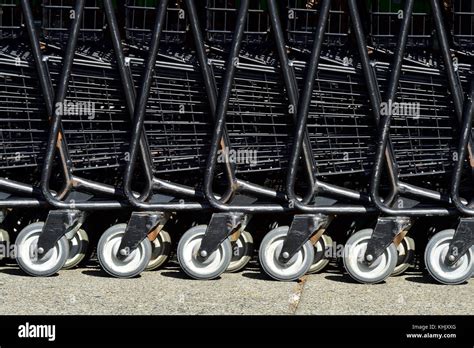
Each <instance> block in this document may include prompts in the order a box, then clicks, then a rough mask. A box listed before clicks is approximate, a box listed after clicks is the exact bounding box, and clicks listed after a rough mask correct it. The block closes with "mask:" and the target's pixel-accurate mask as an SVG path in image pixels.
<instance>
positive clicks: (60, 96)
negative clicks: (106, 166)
mask: <svg viewBox="0 0 474 348" xmlns="http://www.w3.org/2000/svg"><path fill="white" fill-rule="evenodd" d="M104 5H105V10H106V15H107V19H108V21H109V26H110V30H111V32H112V34H113V33H114V31H118V25H117V23H116V20H115V16H114V14H113V9H112V7H111V4H109V3H108V2H107V1H104ZM108 5H109V6H108ZM83 9H84V2H83V0H81V1H78V2H76V7H75V13H76V16H75V18H74V20H72V28H71V30H70V36H69V39H68V42H67V47H66V50H65V52H66V53H65V57H64V61H63V66H62V71H61V75H60V79H59V82H58V90H57V93H56V96H55V105H56V104H58V103H62V102H63V101H64V100H65V97H66V91H67V87H68V81H69V76H70V74H71V70H72V63H73V60H74V55H75V48H76V42H77V39H78V35H79V31H80V24H81V20H82V16H83ZM32 30H34V29H32ZM33 37H35V36H33ZM112 37H113V35H112ZM32 46H33V47H35V46H37V47H38V49H37V50H36V49H35V50H34V52H33V54H34V56H35V60H36V65H37V70H38V71H39V77H40V80H46V79H47V78H48V75H47V72H46V70H45V67H44V66H43V65H42V63H41V52H40V50H39V45H38V42H37V41H36V40H32ZM117 60H118V65H119V70H121V69H120V65H121V64H122V63H123V64H125V63H124V59H123V60H121V59H120V58H119V59H117ZM121 78H122V79H123V81H122V82H123V84H124V86H125V88H124V92H125V96H126V98H125V99H126V102H127V106H128V107H129V110H130V108H131V107H133V96H132V89H131V88H128V87H129V85H127V83H126V82H127V80H126V79H127V78H128V76H127V75H126V74H125V76H123V75H122V74H121ZM132 110H133V109H132ZM130 114H132V112H130ZM61 119H62V116H61V115H60V114H59V113H58V112H57V110H54V112H53V113H52V117H51V129H50V136H49V140H48V146H47V150H46V157H45V165H44V169H43V173H42V178H41V190H42V193H43V196H44V197H45V199H46V201H47V202H48V203H49V204H50V205H52V206H53V207H55V208H60V209H80V210H84V211H86V210H97V209H104V210H108V209H120V208H123V207H126V206H128V202H127V201H126V200H124V199H120V198H117V197H119V196H121V195H122V192H121V190H119V189H118V188H115V187H112V186H110V185H105V184H100V183H97V182H93V181H90V180H86V179H83V178H80V177H76V176H72V175H71V178H70V182H71V185H72V187H74V188H86V189H88V190H91V191H93V192H96V193H102V194H105V195H109V196H111V197H114V198H115V199H114V200H112V199H111V200H108V201H94V202H64V201H63V200H61V199H60V198H58V197H56V196H54V195H53V194H52V192H51V190H50V188H49V181H50V178H51V175H52V168H53V162H54V154H55V150H56V149H55V143H56V142H57V140H58V136H59V135H60V128H61ZM140 145H141V149H142V154H143V156H142V158H143V161H146V160H149V158H148V157H147V152H146V151H145V150H146V148H147V145H146V142H145V141H142V142H141V144H140ZM144 172H145V176H146V188H145V189H144V192H143V193H142V194H141V195H140V197H147V196H148V195H149V192H150V190H151V171H150V170H147V168H145V170H144Z"/></svg>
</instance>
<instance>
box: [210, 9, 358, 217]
mask: <svg viewBox="0 0 474 348" xmlns="http://www.w3.org/2000/svg"><path fill="white" fill-rule="evenodd" d="M268 4H269V11H270V21H271V25H272V28H273V31H274V35H275V44H276V47H277V50H278V52H279V55H280V63H281V69H282V73H283V77H284V81H285V87H286V89H287V91H288V97H289V101H290V103H291V104H292V105H293V106H295V109H296V106H297V105H298V90H297V88H296V86H295V83H294V75H293V71H292V68H291V67H290V64H289V61H288V58H287V57H286V55H282V53H283V52H285V50H286V48H285V43H284V34H283V30H282V28H281V24H280V20H279V18H278V11H277V5H276V3H275V2H274V1H272V0H270V1H269V2H268ZM248 6H249V3H248V1H242V2H241V4H240V8H239V11H238V14H237V19H236V27H235V30H234V37H233V40H232V43H231V47H230V52H229V54H228V58H227V64H226V68H225V76H224V81H223V83H222V87H221V91H220V95H219V100H218V105H217V111H216V119H217V120H216V127H215V129H214V136H213V140H212V145H211V152H210V155H209V159H208V166H207V169H206V174H205V194H206V198H207V199H208V200H209V202H210V204H211V205H212V206H213V207H214V208H216V209H219V210H221V211H227V212H240V213H247V214H252V213H265V212H291V211H294V205H293V204H292V202H286V203H281V204H278V203H270V204H247V205H245V204H241V205H238V204H226V203H223V202H222V201H220V200H219V199H217V198H216V197H215V194H214V192H213V189H212V184H213V180H214V173H215V167H216V161H217V151H218V146H219V138H220V137H221V136H222V134H223V133H224V131H225V124H226V121H225V117H226V113H227V108H228V104H229V100H230V93H231V89H232V82H233V79H234V75H235V71H236V66H235V64H234V62H235V60H236V59H237V58H238V57H239V51H240V45H241V43H242V40H243V35H244V30H245V25H246V19H247V18H246V13H247V10H248ZM301 139H302V140H301V142H302V148H303V151H304V160H305V161H304V163H305V171H306V172H307V174H308V180H309V184H310V187H311V188H313V187H314V186H315V185H316V182H315V181H314V175H313V173H314V167H315V164H314V160H313V157H312V155H311V152H310V151H311V150H310V146H309V139H308V137H307V134H306V133H302V134H301ZM235 184H236V190H237V191H240V192H249V193H253V194H256V195H261V196H266V197H269V198H274V199H279V198H282V197H281V193H279V192H276V191H273V190H271V189H268V188H264V187H261V186H258V185H255V184H252V183H249V182H246V181H243V180H238V179H237V181H236V183H235ZM326 187H327V189H328V190H333V189H335V188H334V187H333V186H331V185H326ZM285 196H286V194H285ZM311 196H312V193H311V192H309V193H308V194H307V195H306V196H305V197H304V198H303V201H308V200H310V199H311ZM285 198H286V197H285ZM328 209H329V210H330V211H332V212H334V213H335V212H336V211H341V209H343V210H344V209H345V208H344V207H339V208H335V207H328ZM351 209H352V208H351ZM351 209H349V210H351ZM351 211H352V210H351ZM360 212H367V210H366V209H365V208H361V210H360Z"/></svg>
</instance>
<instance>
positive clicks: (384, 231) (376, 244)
mask: <svg viewBox="0 0 474 348" xmlns="http://www.w3.org/2000/svg"><path fill="white" fill-rule="evenodd" d="M411 225H412V219H411V218H409V217H398V216H397V217H381V218H379V219H378V220H377V224H376V225H375V228H374V232H373V233H372V237H371V238H370V240H369V242H368V244H367V250H366V251H365V255H364V258H365V262H367V264H369V265H371V264H372V263H373V262H374V261H375V260H377V259H378V258H379V257H380V256H381V255H382V254H383V253H384V251H385V249H387V248H388V246H389V245H390V244H391V243H392V242H393V240H394V238H395V237H396V236H397V235H398V234H399V233H400V232H402V231H407V230H409V229H410V227H411Z"/></svg>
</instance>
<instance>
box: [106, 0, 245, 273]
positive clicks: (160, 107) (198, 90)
mask: <svg viewBox="0 0 474 348" xmlns="http://www.w3.org/2000/svg"><path fill="white" fill-rule="evenodd" d="M125 8H126V27H125V31H126V38H127V40H126V42H125V46H126V47H128V49H129V56H128V66H129V70H130V73H131V75H132V77H133V80H134V81H135V83H136V84H137V86H140V88H139V90H138V91H137V99H136V107H135V113H134V121H135V124H134V126H133V132H132V138H131V143H130V161H129V163H128V165H127V169H126V173H125V179H124V188H125V193H126V195H127V197H128V198H129V200H130V203H131V204H132V206H134V207H136V208H138V209H139V210H140V212H136V213H134V214H132V217H131V219H130V222H129V223H128V225H127V226H126V227H125V226H124V225H118V226H113V227H112V228H111V229H109V230H108V231H106V232H105V233H104V234H103V236H102V237H101V240H100V241H99V244H98V255H99V260H100V262H101V265H102V267H103V268H104V269H105V270H106V271H107V272H109V273H110V274H112V275H114V276H119V277H120V276H123V273H121V271H120V268H124V267H123V264H124V262H123V256H124V255H123V254H128V253H129V252H130V251H131V250H134V249H135V248H136V247H137V245H139V244H140V243H145V242H146V241H145V242H144V239H145V238H146V236H147V235H150V233H151V234H152V235H153V236H154V237H155V244H154V246H155V247H154V254H156V260H157V261H156V262H155V263H154V267H157V266H159V265H160V264H162V263H163V262H164V260H166V259H167V258H168V256H169V246H168V247H166V245H165V244H169V243H170V236H169V234H168V233H167V232H166V228H165V229H164V225H165V224H166V223H167V221H168V220H169V219H170V218H171V219H173V220H175V221H176V220H191V221H192V223H193V224H198V225H196V226H194V227H192V228H191V231H194V233H195V235H196V236H199V234H203V233H204V232H205V231H206V230H207V229H209V228H210V227H209V226H208V225H206V223H207V222H208V221H209V216H210V215H211V214H210V213H212V211H211V210H210V209H209V208H210V207H209V205H208V204H207V202H206V200H205V197H204V194H203V193H202V178H203V177H204V171H205V169H206V159H207V157H208V155H209V151H210V139H211V137H212V129H213V123H214V114H215V107H216V93H217V92H216V87H215V84H214V82H213V79H212V77H211V75H210V69H209V66H208V61H207V56H206V49H205V47H204V41H203V38H202V33H201V30H200V23H199V21H198V19H199V18H198V14H197V10H196V7H195V2H194V1H191V0H187V1H184V2H176V3H171V2H168V1H148V2H142V1H128V2H126V6H125ZM115 48H116V51H117V52H120V51H122V49H123V48H122V47H121V46H120V45H117V46H116V47H115ZM140 137H146V139H147V142H148V149H147V154H148V155H149V157H150V163H148V164H146V165H148V166H149V169H150V170H152V172H153V188H152V192H151V195H150V197H149V199H147V200H144V201H143V200H139V199H137V197H135V195H134V193H133V191H132V189H133V187H134V184H136V183H137V181H136V180H135V179H134V177H133V175H134V173H135V171H136V170H137V169H139V168H138V166H137V165H136V162H137V159H138V152H137V146H138V144H139V143H138V141H139V138H140ZM221 140H222V142H221V148H223V149H225V148H226V147H227V142H228V139H227V138H226V136H224V137H222V139H221ZM221 173H222V175H223V176H224V180H223V182H222V184H219V187H220V188H221V190H220V194H221V199H222V200H227V199H229V197H231V196H232V195H233V190H232V188H231V184H232V183H233V182H234V178H233V168H232V166H231V165H228V164H224V165H223V166H222V167H221ZM213 218H214V220H215V217H213ZM211 220H212V218H211ZM218 220H219V219H218ZM201 222H203V223H204V225H199V223H201ZM218 223H219V224H220V225H219V226H218V227H219V228H222V227H225V226H222V224H224V225H225V224H226V223H227V220H222V219H220V220H219V221H218ZM114 245H116V247H117V248H115V247H114ZM111 249H112V250H116V252H114V255H112V257H110V253H109V254H107V253H108V252H109V250H111ZM231 253H232V252H231V244H230V241H229V243H228V244H226V245H224V246H223V247H222V248H221V249H220V250H218V251H217V252H216V253H215V255H214V256H213V257H212V259H211V260H212V261H211V263H210V265H209V266H210V273H211V274H210V275H209V274H207V273H206V272H201V273H199V272H198V273H197V276H196V278H206V277H211V278H214V277H217V276H218V275H219V274H221V273H222V272H223V271H225V270H226V269H227V268H228V266H231V269H230V270H233V269H232V265H231V263H230V261H231ZM178 254H179V251H178ZM248 258H249V257H248V255H246V254H243V255H242V256H241V257H237V258H236V261H237V267H241V266H240V264H241V263H242V262H243V263H244V264H245V263H246V262H247V261H248ZM242 259H243V260H242ZM134 267H135V265H134V264H133V263H131V264H130V265H129V266H128V269H129V271H130V272H134V273H135V274H138V273H140V272H141V271H142V269H140V268H136V267H135V268H134ZM132 268H133V270H132Z"/></svg>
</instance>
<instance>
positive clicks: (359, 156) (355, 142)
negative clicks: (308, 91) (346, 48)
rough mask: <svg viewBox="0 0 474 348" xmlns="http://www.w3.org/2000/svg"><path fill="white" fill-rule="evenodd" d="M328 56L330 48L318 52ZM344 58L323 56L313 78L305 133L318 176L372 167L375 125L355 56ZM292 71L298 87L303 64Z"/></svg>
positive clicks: (364, 170)
mask: <svg viewBox="0 0 474 348" xmlns="http://www.w3.org/2000/svg"><path fill="white" fill-rule="evenodd" d="M331 56H334V53H333V52H332V51H331V50H328V49H325V51H323V52H322V58H324V57H326V58H327V57H331ZM347 61H348V64H346V65H345V66H344V65H341V64H340V62H339V61H336V60H333V61H331V60H329V59H325V60H324V62H323V61H322V62H321V63H320V64H319V68H318V71H317V75H316V77H315V83H314V88H313V92H312V98H311V104H310V109H309V115H308V121H307V132H308V135H309V138H310V142H311V147H312V151H313V155H314V160H315V163H316V169H317V175H320V176H338V175H347V174H367V173H369V172H370V171H371V169H372V167H373V159H374V154H375V133H376V127H375V122H374V118H373V116H372V112H371V110H370V107H369V105H370V103H369V97H368V91H367V88H366V87H365V83H364V77H363V74H362V71H361V70H360V68H359V69H356V67H357V60H356V57H355V56H352V57H349V59H348V60H347ZM295 71H296V76H297V81H298V84H299V86H300V87H302V86H303V82H304V79H305V64H301V63H299V64H297V66H296V69H295Z"/></svg>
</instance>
